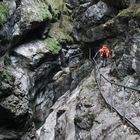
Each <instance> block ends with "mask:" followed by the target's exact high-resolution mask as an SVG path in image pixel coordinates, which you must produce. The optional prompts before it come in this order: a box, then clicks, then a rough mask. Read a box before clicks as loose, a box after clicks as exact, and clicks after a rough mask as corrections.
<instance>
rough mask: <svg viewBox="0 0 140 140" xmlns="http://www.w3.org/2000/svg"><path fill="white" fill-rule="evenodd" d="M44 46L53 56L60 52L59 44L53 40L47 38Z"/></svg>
mask: <svg viewBox="0 0 140 140" xmlns="http://www.w3.org/2000/svg"><path fill="white" fill-rule="evenodd" d="M45 44H46V46H47V47H48V49H49V50H50V51H51V52H52V53H53V54H58V53H59V51H60V50H61V47H60V44H59V42H58V41H57V40H56V39H54V38H47V39H46V40H45Z"/></svg>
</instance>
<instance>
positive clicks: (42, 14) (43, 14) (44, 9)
mask: <svg viewBox="0 0 140 140" xmlns="http://www.w3.org/2000/svg"><path fill="white" fill-rule="evenodd" d="M39 4H40V5H41V9H39V10H40V11H39V12H37V16H38V17H39V18H40V19H41V18H42V19H52V15H51V13H50V11H49V8H48V5H47V4H45V3H43V2H41V1H39Z"/></svg>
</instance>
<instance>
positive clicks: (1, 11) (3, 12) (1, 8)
mask: <svg viewBox="0 0 140 140" xmlns="http://www.w3.org/2000/svg"><path fill="white" fill-rule="evenodd" d="M8 13H9V9H8V7H7V5H6V4H5V3H4V2H0V25H3V24H4V23H5V22H6V21H7V16H8Z"/></svg>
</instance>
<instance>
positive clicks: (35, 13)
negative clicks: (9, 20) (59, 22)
mask: <svg viewBox="0 0 140 140" xmlns="http://www.w3.org/2000/svg"><path fill="white" fill-rule="evenodd" d="M21 6H22V7H23V8H22V11H21V17H22V19H23V20H22V21H26V22H29V23H30V22H42V21H45V20H51V19H52V15H51V13H50V11H49V6H48V5H47V4H46V3H45V2H44V1H41V0H38V1H33V2H31V1H28V2H25V3H23V4H22V5H21Z"/></svg>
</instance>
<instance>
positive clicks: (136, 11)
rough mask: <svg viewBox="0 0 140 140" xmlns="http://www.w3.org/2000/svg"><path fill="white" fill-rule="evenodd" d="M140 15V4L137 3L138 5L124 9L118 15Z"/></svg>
mask: <svg viewBox="0 0 140 140" xmlns="http://www.w3.org/2000/svg"><path fill="white" fill-rule="evenodd" d="M121 16H122V17H123V16H124V17H125V16H127V17H139V16H140V5H139V4H137V5H133V6H130V7H129V8H127V9H124V10H122V11H120V12H119V14H118V17H121Z"/></svg>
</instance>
